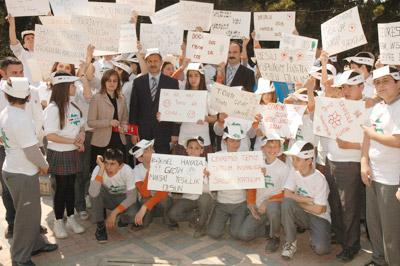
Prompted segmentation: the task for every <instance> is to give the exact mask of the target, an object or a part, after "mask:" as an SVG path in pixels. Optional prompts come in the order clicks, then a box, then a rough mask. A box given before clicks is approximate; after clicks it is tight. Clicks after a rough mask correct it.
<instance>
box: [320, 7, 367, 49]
mask: <svg viewBox="0 0 400 266" xmlns="http://www.w3.org/2000/svg"><path fill="white" fill-rule="evenodd" d="M321 37H322V49H323V50H324V51H326V52H328V54H329V55H334V54H338V53H340V52H343V51H347V50H350V49H352V48H354V47H358V46H360V45H364V44H366V43H367V39H366V38H365V35H364V31H363V28H362V25H361V21H360V15H359V14H358V8H357V7H353V8H351V9H349V10H347V11H345V12H343V13H341V14H339V15H337V16H335V17H333V18H331V19H330V20H328V21H326V22H324V23H322V24H321Z"/></svg>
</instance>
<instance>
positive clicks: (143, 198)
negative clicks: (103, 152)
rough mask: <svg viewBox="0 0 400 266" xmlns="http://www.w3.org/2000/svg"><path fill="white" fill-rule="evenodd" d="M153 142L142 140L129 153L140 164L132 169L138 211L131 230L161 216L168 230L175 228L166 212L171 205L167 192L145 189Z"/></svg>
mask: <svg viewBox="0 0 400 266" xmlns="http://www.w3.org/2000/svg"><path fill="white" fill-rule="evenodd" d="M153 145H154V140H145V139H142V140H141V141H140V142H138V143H137V144H136V145H135V146H134V147H133V148H132V149H131V150H130V151H129V153H130V154H132V155H133V156H135V158H136V159H137V160H138V161H139V162H140V164H138V165H136V166H135V168H134V169H133V176H134V177H135V185H136V188H137V190H138V192H139V196H140V202H139V204H138V207H140V208H137V209H138V210H139V211H138V212H137V213H136V214H135V220H134V222H135V225H136V226H132V229H133V230H135V231H136V230H140V229H143V228H146V227H148V226H149V225H150V223H151V222H152V220H153V216H156V215H158V216H162V217H163V220H164V223H165V224H166V225H167V226H168V228H169V229H171V230H173V229H175V228H177V224H176V223H173V222H171V221H170V219H169V217H168V211H169V209H170V207H171V205H172V199H171V198H170V197H168V192H165V191H150V190H148V188H147V183H148V178H149V170H150V162H151V156H152V154H153V152H154V150H153Z"/></svg>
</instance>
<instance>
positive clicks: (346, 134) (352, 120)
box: [313, 97, 365, 143]
mask: <svg viewBox="0 0 400 266" xmlns="http://www.w3.org/2000/svg"><path fill="white" fill-rule="evenodd" d="M364 123H365V103H364V101H351V100H344V99H334V98H327V97H317V98H316V102H315V115H314V127H313V131H314V134H315V135H318V136H323V137H328V138H331V139H336V138H339V139H342V140H346V141H350V142H357V143H360V142H361V140H362V138H363V130H362V128H361V126H360V125H363V124H364Z"/></svg>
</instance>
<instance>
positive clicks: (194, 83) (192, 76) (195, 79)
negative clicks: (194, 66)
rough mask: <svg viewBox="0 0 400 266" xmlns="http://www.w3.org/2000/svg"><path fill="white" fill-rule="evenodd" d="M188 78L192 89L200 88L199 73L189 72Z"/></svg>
mask: <svg viewBox="0 0 400 266" xmlns="http://www.w3.org/2000/svg"><path fill="white" fill-rule="evenodd" d="M188 78H189V84H190V86H191V87H192V88H197V89H198V88H199V86H200V78H201V77H200V72H199V71H193V70H189V71H188Z"/></svg>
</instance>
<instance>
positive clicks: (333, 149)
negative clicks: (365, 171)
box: [326, 139, 361, 162]
mask: <svg viewBox="0 0 400 266" xmlns="http://www.w3.org/2000/svg"><path fill="white" fill-rule="evenodd" d="M326 157H327V158H328V159H329V160H330V161H334V162H360V161H361V150H353V149H341V148H339V146H338V144H337V142H336V140H335V139H328V151H327V154H326Z"/></svg>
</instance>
